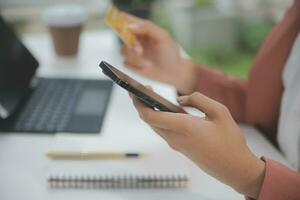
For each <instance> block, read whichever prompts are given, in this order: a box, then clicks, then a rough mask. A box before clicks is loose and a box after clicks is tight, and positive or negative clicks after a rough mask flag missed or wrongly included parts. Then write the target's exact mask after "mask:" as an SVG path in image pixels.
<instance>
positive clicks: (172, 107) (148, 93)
mask: <svg viewBox="0 0 300 200" xmlns="http://www.w3.org/2000/svg"><path fill="white" fill-rule="evenodd" d="M103 64H104V65H106V67H107V68H108V69H110V70H111V71H112V72H113V73H114V74H115V75H116V76H117V77H118V78H119V79H120V80H121V81H123V82H124V83H127V84H128V85H129V86H131V87H133V88H134V89H135V90H137V91H139V92H141V93H143V94H144V95H146V96H145V98H142V99H141V100H142V101H148V102H145V103H147V104H151V105H152V106H154V107H156V106H155V105H158V104H162V105H164V106H165V107H167V108H168V109H169V111H171V112H176V113H182V112H183V110H182V109H181V107H179V106H177V105H175V104H173V103H171V102H170V101H168V100H167V99H165V98H163V97H162V96H160V95H159V94H157V93H155V92H153V91H152V90H149V89H148V88H146V87H145V86H144V85H142V84H141V83H139V82H137V81H136V80H134V79H133V78H131V77H129V76H128V75H126V74H125V73H123V72H121V71H120V70H118V69H116V68H115V67H113V66H111V65H110V64H108V63H106V62H102V63H101V64H100V67H101V68H102V69H103V67H102V65H103ZM103 70H105V69H103ZM114 81H116V80H114ZM130 92H132V91H130ZM132 93H133V92H132ZM133 94H134V95H135V96H138V97H139V95H137V94H135V93H133ZM149 97H150V98H149ZM153 100H154V101H153ZM149 101H151V103H149Z"/></svg>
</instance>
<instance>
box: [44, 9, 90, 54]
mask: <svg viewBox="0 0 300 200" xmlns="http://www.w3.org/2000/svg"><path fill="white" fill-rule="evenodd" d="M43 20H44V22H45V23H46V25H47V26H48V29H49V31H50V34H51V36H52V40H53V45H54V49H55V52H56V54H57V55H59V56H74V55H76V54H77V52H78V46H79V39H80V33H81V30H82V27H83V24H84V22H85V21H86V20H87V15H86V12H85V10H84V8H83V7H82V6H80V5H74V4H64V5H55V6H51V7H49V8H47V9H46V10H45V12H44V14H43Z"/></svg>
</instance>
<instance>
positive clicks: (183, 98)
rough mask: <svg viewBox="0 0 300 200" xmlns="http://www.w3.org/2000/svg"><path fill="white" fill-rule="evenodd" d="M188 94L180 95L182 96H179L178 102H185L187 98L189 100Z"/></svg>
mask: <svg viewBox="0 0 300 200" xmlns="http://www.w3.org/2000/svg"><path fill="white" fill-rule="evenodd" d="M187 98H188V97H187V96H180V97H177V101H178V103H184V102H186V100H187Z"/></svg>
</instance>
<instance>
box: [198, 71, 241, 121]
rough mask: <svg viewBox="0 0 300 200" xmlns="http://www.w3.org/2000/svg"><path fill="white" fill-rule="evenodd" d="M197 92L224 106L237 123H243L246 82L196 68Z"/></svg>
mask: <svg viewBox="0 0 300 200" xmlns="http://www.w3.org/2000/svg"><path fill="white" fill-rule="evenodd" d="M197 73H198V83H197V88H196V89H197V91H199V92H201V93H203V94H204V95H206V96H209V97H210V98H212V99H214V100H216V101H218V102H220V103H222V104H224V105H225V106H226V107H227V108H228V109H229V110H230V112H231V115H232V116H233V118H234V119H235V120H236V121H238V122H244V110H245V98H246V91H247V87H246V81H242V80H239V79H238V78H234V77H231V76H226V75H225V74H224V73H222V72H220V71H218V70H214V69H211V68H206V67H201V66H199V67H198V68H197Z"/></svg>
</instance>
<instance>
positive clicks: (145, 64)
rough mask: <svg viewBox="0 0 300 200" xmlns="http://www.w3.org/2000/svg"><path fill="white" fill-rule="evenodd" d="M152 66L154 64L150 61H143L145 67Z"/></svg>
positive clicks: (142, 64) (142, 65)
mask: <svg viewBox="0 0 300 200" xmlns="http://www.w3.org/2000/svg"><path fill="white" fill-rule="evenodd" d="M151 66H152V64H151V62H150V61H143V62H142V63H141V67H143V68H148V67H151Z"/></svg>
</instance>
